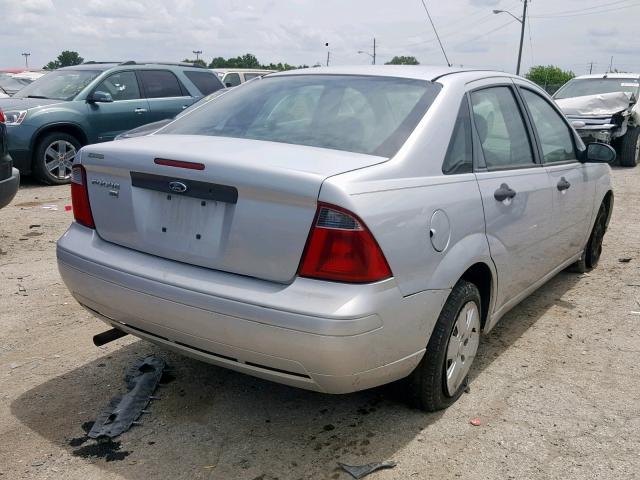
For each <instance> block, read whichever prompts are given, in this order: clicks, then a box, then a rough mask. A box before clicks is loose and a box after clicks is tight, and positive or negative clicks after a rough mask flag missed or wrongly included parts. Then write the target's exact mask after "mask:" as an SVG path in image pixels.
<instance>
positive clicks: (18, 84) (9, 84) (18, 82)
mask: <svg viewBox="0 0 640 480" xmlns="http://www.w3.org/2000/svg"><path fill="white" fill-rule="evenodd" d="M29 83H31V82H29V81H28V80H24V79H18V78H13V77H12V76H10V75H7V74H6V73H0V90H4V91H7V92H17V91H18V90H20V89H21V88H23V87H24V86H25V85H29Z"/></svg>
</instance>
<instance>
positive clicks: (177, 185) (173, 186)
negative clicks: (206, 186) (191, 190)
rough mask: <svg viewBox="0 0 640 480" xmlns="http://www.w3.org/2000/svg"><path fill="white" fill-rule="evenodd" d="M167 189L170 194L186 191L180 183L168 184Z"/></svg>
mask: <svg viewBox="0 0 640 480" xmlns="http://www.w3.org/2000/svg"><path fill="white" fill-rule="evenodd" d="M169 189H170V190H171V191H172V192H176V193H184V192H186V191H187V186H186V185H185V184H184V183H182V182H169Z"/></svg>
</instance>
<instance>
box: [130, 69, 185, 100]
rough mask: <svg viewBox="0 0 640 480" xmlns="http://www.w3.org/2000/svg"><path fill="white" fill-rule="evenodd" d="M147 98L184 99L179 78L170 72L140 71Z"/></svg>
mask: <svg viewBox="0 0 640 480" xmlns="http://www.w3.org/2000/svg"><path fill="white" fill-rule="evenodd" d="M139 74H140V78H141V79H142V85H143V86H144V89H145V93H146V97H147V98H166V97H184V96H187V94H186V93H183V87H181V85H180V82H179V81H178V78H177V77H176V76H175V75H174V74H173V73H172V72H170V71H169V70H140V71H139Z"/></svg>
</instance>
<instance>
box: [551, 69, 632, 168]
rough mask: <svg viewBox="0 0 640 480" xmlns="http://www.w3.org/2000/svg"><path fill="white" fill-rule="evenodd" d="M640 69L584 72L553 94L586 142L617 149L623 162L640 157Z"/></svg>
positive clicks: (623, 164) (629, 164) (630, 164)
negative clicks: (616, 71)
mask: <svg viewBox="0 0 640 480" xmlns="http://www.w3.org/2000/svg"><path fill="white" fill-rule="evenodd" d="M639 92H640V73H605V74H600V75H584V76H581V77H576V78H574V79H572V80H570V81H569V82H567V83H566V84H565V85H564V86H563V87H562V88H560V90H558V91H557V92H556V94H555V95H554V96H553V98H554V100H555V101H556V103H557V104H558V106H559V107H560V108H561V109H562V111H563V112H564V114H565V115H566V116H567V118H568V119H569V121H570V122H571V123H572V125H573V126H574V128H575V129H576V130H577V131H578V134H579V135H580V136H581V137H582V139H583V140H584V142H585V143H589V142H602V143H606V144H608V145H611V146H612V147H614V148H615V149H616V152H617V153H618V158H619V162H620V165H622V166H623V167H635V166H636V165H637V164H638V161H639V160H640V103H639V102H638V94H639Z"/></svg>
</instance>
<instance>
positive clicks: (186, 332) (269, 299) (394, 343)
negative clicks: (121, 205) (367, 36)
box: [57, 224, 449, 393]
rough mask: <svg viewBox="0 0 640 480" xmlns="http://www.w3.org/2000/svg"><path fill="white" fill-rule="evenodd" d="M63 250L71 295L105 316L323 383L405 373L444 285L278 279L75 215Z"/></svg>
mask: <svg viewBox="0 0 640 480" xmlns="http://www.w3.org/2000/svg"><path fill="white" fill-rule="evenodd" d="M76 252H81V253H76ZM57 255H58V266H59V269H60V273H61V275H62V278H63V280H64V281H65V283H66V284H67V287H68V288H69V290H70V291H71V292H72V294H73V296H74V297H75V298H76V299H77V300H78V301H79V302H80V303H81V304H82V305H83V306H85V307H87V308H88V309H90V310H92V311H93V312H94V313H95V314H96V315H97V316H98V317H99V318H101V319H102V320H104V321H106V322H107V323H109V324H111V325H113V326H115V327H117V328H121V329H122V330H125V331H127V332H129V333H132V334H133V335H136V336H138V337H141V338H144V339H146V340H149V341H152V342H154V343H158V344H162V345H164V346H166V347H168V348H170V349H173V350H176V351H180V352H182V353H184V354H187V355H189V356H192V357H195V358H198V359H201V360H204V361H207V362H210V363H213V364H216V365H219V366H223V367H227V368H230V369H233V370H237V371H241V372H244V373H248V374H251V375H254V376H257V377H261V378H265V379H269V380H273V381H277V382H280V383H285V384H288V385H292V386H297V387H302V388H306V389H310V390H317V391H322V392H327V393H347V392H352V391H356V390H362V389H366V388H370V387H373V386H377V385H381V384H384V383H388V382H391V381H394V380H397V379H400V378H403V377H404V376H406V375H408V374H409V373H410V372H411V371H412V370H413V368H415V366H416V365H417V364H418V362H419V361H420V359H421V358H422V355H423V353H424V348H425V346H426V344H427V342H428V338H429V336H430V334H431V331H432V329H433V326H434V324H435V321H436V319H437V317H438V315H439V313H440V309H441V308H442V305H443V304H444V301H445V300H446V298H447V295H448V293H449V292H448V291H446V290H434V291H427V292H422V293H419V294H415V295H411V296H409V297H402V295H401V293H400V291H399V290H398V288H397V286H396V283H395V280H393V279H390V280H387V281H384V282H379V283H376V284H369V285H344V284H338V283H332V282H320V281H314V280H310V279H304V278H297V279H296V280H295V281H294V282H293V283H292V284H290V285H282V284H275V283H272V282H265V281H261V280H256V279H251V278H247V277H242V276H239V275H233V274H227V273H222V272H218V271H214V270H209V269H204V268H200V267H195V266H191V265H186V264H183V263H179V262H174V261H170V260H165V259H161V258H158V257H155V256H151V255H147V254H143V253H140V252H136V251H132V250H130V249H127V248H123V247H119V246H116V245H114V244H110V243H108V242H105V241H103V240H101V239H100V238H99V236H98V235H97V234H96V233H95V231H93V230H90V229H87V228H84V227H81V226H79V225H76V224H74V225H72V226H71V227H70V228H69V230H68V231H67V233H65V235H63V237H62V238H61V239H60V240H59V242H58V248H57Z"/></svg>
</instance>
